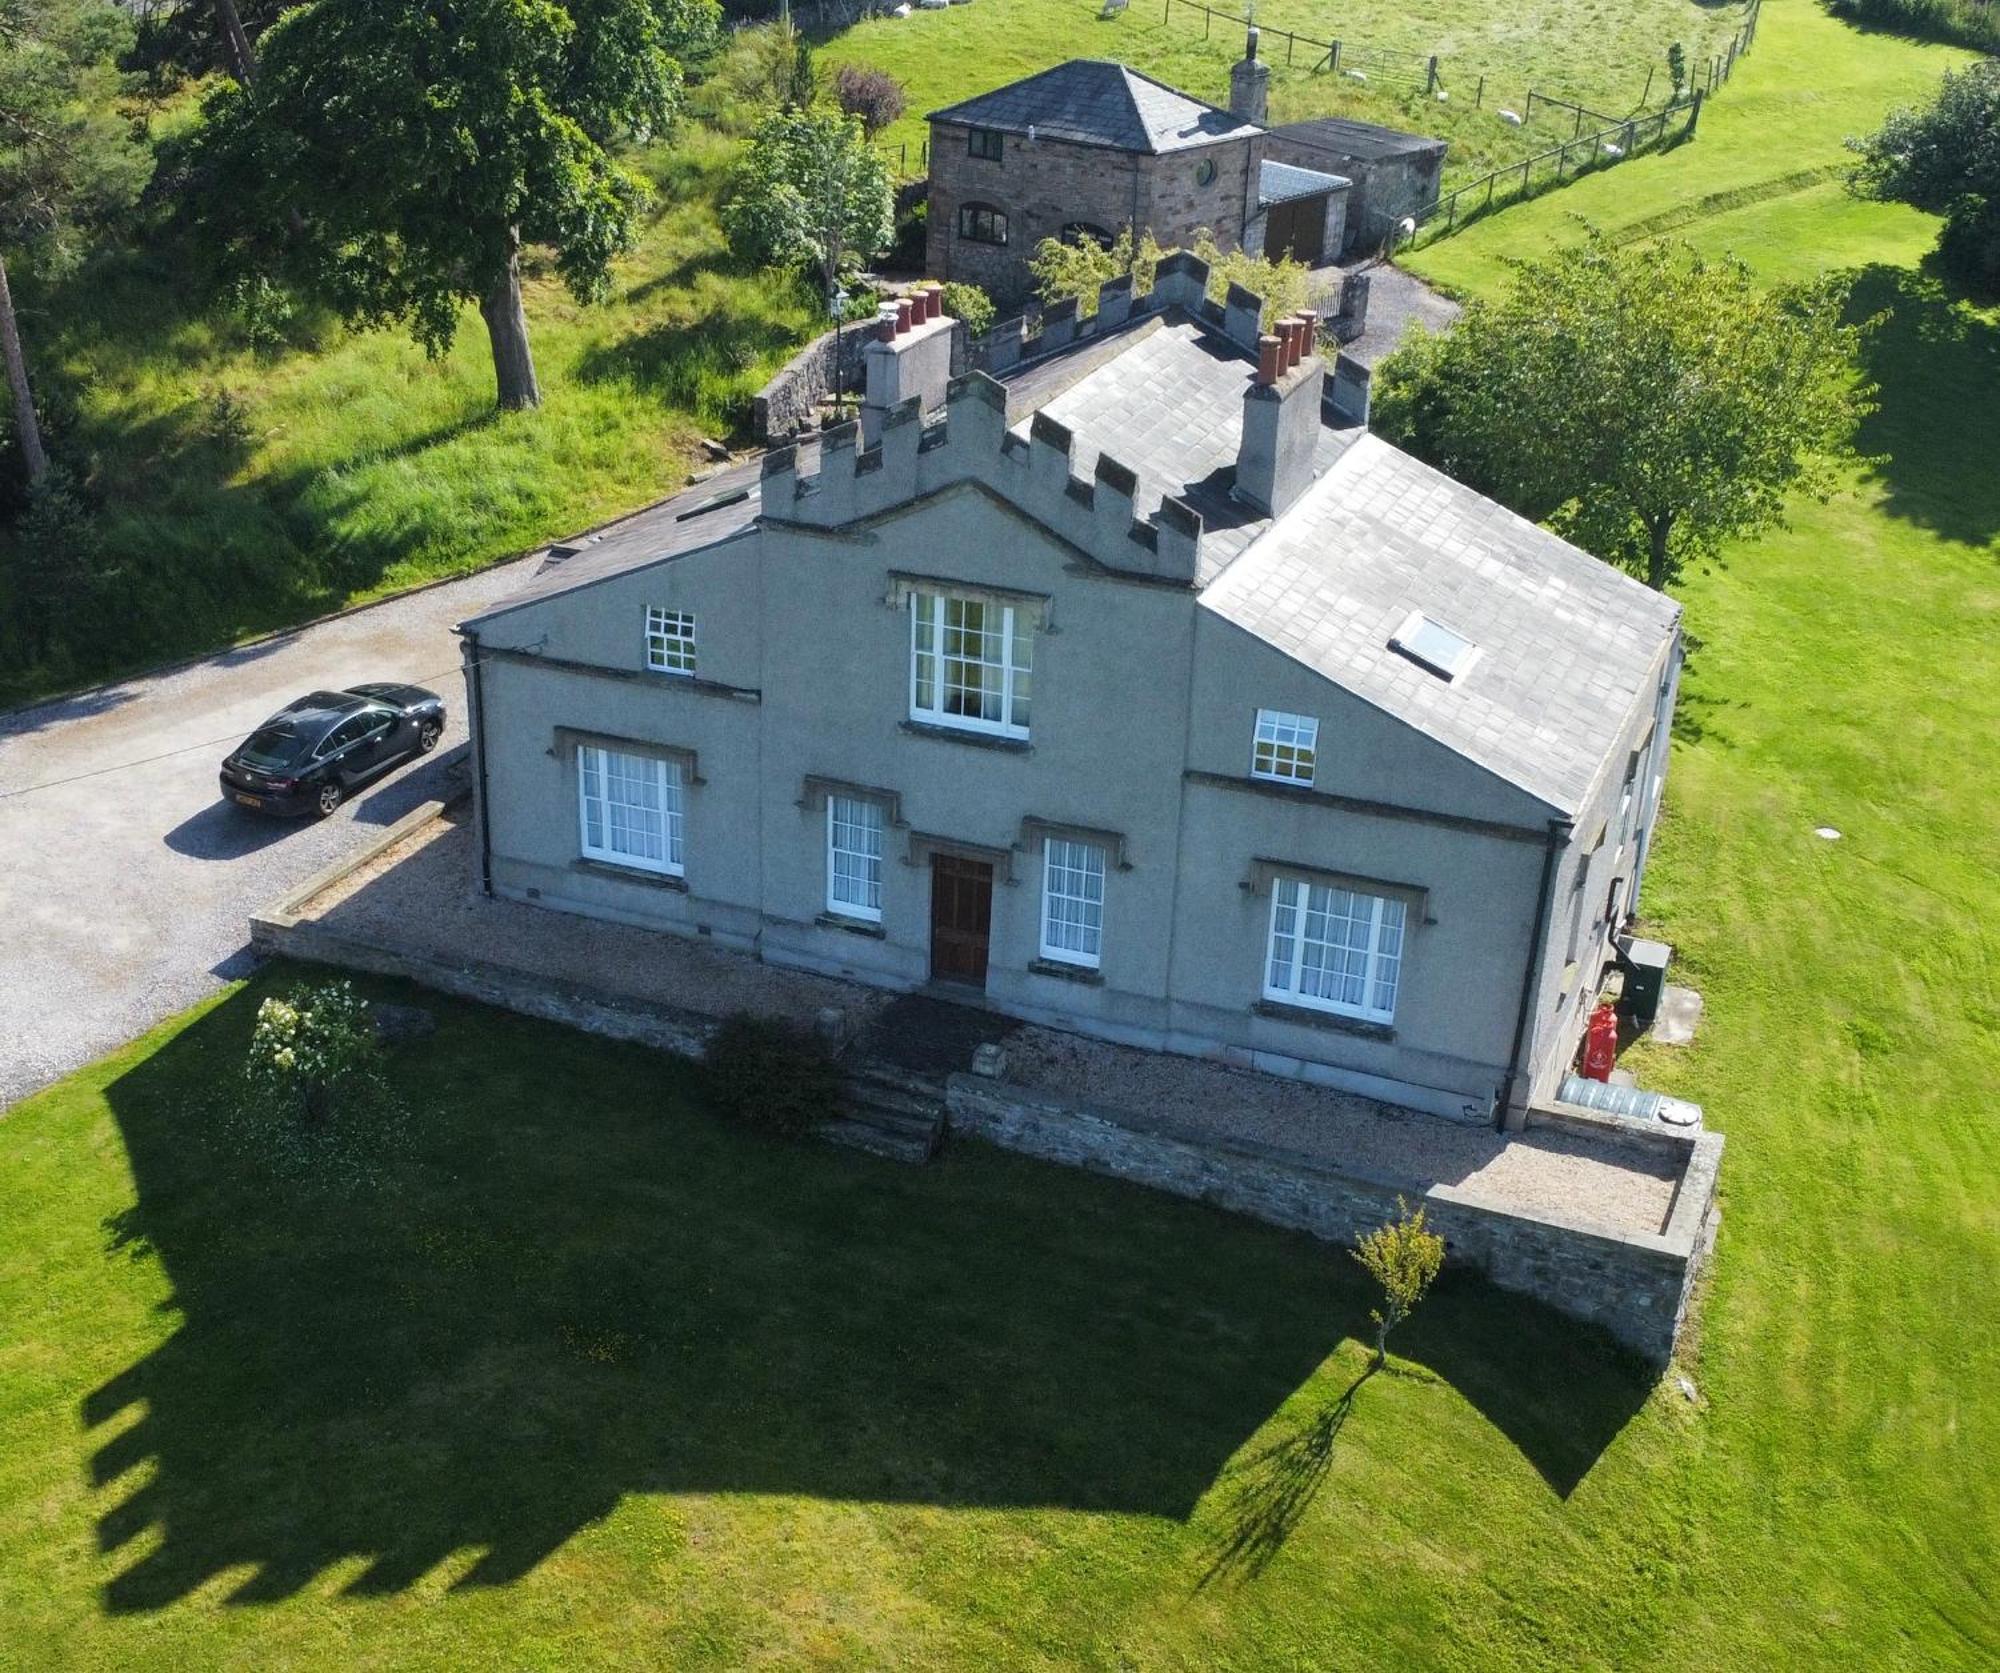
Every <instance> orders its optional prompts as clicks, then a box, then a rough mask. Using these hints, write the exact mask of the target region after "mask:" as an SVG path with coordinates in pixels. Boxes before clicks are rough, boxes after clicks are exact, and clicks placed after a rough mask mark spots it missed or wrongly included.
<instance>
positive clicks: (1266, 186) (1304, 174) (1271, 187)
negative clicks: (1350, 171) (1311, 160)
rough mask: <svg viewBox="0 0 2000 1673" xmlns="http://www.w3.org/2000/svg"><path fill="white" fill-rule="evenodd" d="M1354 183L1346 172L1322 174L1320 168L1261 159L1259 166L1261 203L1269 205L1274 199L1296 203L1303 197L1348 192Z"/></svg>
mask: <svg viewBox="0 0 2000 1673" xmlns="http://www.w3.org/2000/svg"><path fill="white" fill-rule="evenodd" d="M1353 184H1354V182H1353V181H1352V180H1350V179H1348V178H1347V176H1346V175H1344V174H1322V173H1320V171H1319V170H1318V169H1312V168H1298V167H1295V166H1294V165H1293V164H1291V163H1260V164H1259V165H1258V170H1257V202H1258V205H1259V207H1262V208H1269V207H1270V206H1271V205H1272V204H1274V203H1292V202H1295V201H1296V200H1298V199H1300V198H1316V197H1324V196H1326V195H1327V193H1329V192H1344V191H1346V190H1347V188H1348V187H1350V186H1352V185H1353Z"/></svg>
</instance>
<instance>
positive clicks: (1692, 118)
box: [1686, 87, 1701, 134]
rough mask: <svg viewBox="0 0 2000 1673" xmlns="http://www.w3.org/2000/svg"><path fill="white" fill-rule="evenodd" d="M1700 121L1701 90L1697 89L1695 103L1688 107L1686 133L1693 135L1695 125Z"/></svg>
mask: <svg viewBox="0 0 2000 1673" xmlns="http://www.w3.org/2000/svg"><path fill="white" fill-rule="evenodd" d="M1700 120H1701V89H1700V88H1699V87H1697V88H1696V89H1695V90H1694V103H1693V104H1691V105H1689V106H1688V125H1687V129H1686V131H1687V132H1688V133H1690V134H1692V133H1693V132H1694V129H1695V124H1696V123H1697V122H1699V121H1700Z"/></svg>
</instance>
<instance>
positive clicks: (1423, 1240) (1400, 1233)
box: [1354, 1197, 1444, 1365]
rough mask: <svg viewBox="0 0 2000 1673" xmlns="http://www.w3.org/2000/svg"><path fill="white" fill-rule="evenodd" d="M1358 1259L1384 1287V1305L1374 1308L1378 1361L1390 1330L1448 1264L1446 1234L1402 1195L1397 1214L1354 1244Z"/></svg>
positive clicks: (1371, 1314)
mask: <svg viewBox="0 0 2000 1673" xmlns="http://www.w3.org/2000/svg"><path fill="white" fill-rule="evenodd" d="M1354 1258H1355V1259H1356V1260H1357V1261H1359V1262H1360V1263H1361V1264H1362V1265H1363V1266H1364V1267H1366V1268H1367V1270H1368V1275H1369V1276H1370V1277H1371V1278H1373V1279H1374V1280H1375V1282H1376V1283H1378V1284H1380V1285H1381V1286H1382V1305H1381V1306H1380V1307H1377V1308H1373V1309H1371V1310H1370V1312H1369V1314H1368V1316H1369V1318H1371V1319H1373V1320H1374V1321H1375V1363H1376V1364H1377V1365H1380V1364H1381V1363H1382V1362H1383V1361H1384V1360H1385V1359H1387V1358H1388V1357H1389V1332H1390V1331H1392V1330H1394V1329H1395V1328H1396V1326H1397V1325H1399V1324H1401V1323H1402V1322H1403V1321H1404V1320H1405V1319H1406V1318H1408V1317H1409V1316H1410V1314H1411V1313H1412V1312H1414V1311H1415V1310H1416V1306H1417V1303H1418V1302H1420V1301H1422V1300H1423V1299H1424V1296H1425V1294H1426V1293H1427V1292H1428V1291H1429V1289H1430V1287H1431V1281H1432V1280H1433V1279H1435V1278H1436V1277H1437V1275H1438V1269H1439V1268H1440V1267H1441V1266H1443V1265H1444V1239H1443V1238H1441V1237H1439V1236H1438V1235H1437V1233H1436V1232H1434V1231H1431V1230H1429V1229H1428V1228H1427V1227H1426V1226H1425V1225H1424V1211H1423V1210H1422V1209H1421V1208H1419V1209H1418V1210H1417V1211H1416V1213H1414V1214H1412V1213H1411V1212H1410V1205H1409V1204H1408V1203H1406V1202H1404V1201H1403V1199H1402V1198H1401V1197H1398V1198H1397V1199H1396V1218H1395V1219H1393V1220H1391V1221H1390V1222H1389V1223H1388V1224H1387V1225H1383V1226H1377V1227H1376V1228H1375V1229H1374V1230H1373V1231H1372V1232H1368V1233H1366V1234H1365V1235H1364V1236H1363V1237H1362V1238H1361V1239H1360V1240H1359V1241H1358V1242H1357V1243H1356V1244H1355V1245H1354Z"/></svg>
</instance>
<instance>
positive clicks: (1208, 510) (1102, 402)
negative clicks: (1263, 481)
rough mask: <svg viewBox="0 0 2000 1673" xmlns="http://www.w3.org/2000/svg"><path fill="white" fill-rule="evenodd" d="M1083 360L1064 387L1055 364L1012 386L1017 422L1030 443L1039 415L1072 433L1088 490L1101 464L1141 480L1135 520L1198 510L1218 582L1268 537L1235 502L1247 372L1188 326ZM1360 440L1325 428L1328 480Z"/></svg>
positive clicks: (1169, 326)
mask: <svg viewBox="0 0 2000 1673" xmlns="http://www.w3.org/2000/svg"><path fill="white" fill-rule="evenodd" d="M1076 358H1077V360H1078V361H1080V362H1081V363H1080V364H1079V365H1076V366H1075V368H1074V369H1075V370H1076V371H1080V372H1081V374H1082V375H1081V376H1072V377H1065V376H1064V374H1065V373H1067V372H1070V371H1071V370H1072V364H1071V357H1070V356H1068V355H1058V356H1055V357H1052V359H1051V360H1049V361H1045V362H1042V363H1040V364H1038V365H1036V366H1034V367H1030V368H1028V369H1026V370H1024V371H1023V372H1019V373H1015V374H1013V375H1012V376H1009V377H1007V378H1006V380H1005V381H1006V383H1007V394H1008V400H1007V417H1008V420H1009V422H1010V423H1011V424H1012V426H1013V428H1014V429H1015V430H1016V432H1017V433H1019V434H1020V435H1023V436H1025V435H1026V434H1027V433H1028V418H1029V417H1030V415H1032V414H1033V413H1035V412H1038V411H1039V412H1043V413H1046V414H1047V415H1048V416H1049V417H1050V418H1053V419H1055V420H1056V422H1058V423H1059V424H1063V425H1066V426H1067V427H1068V428H1069V430H1070V431H1071V433H1072V435H1073V436H1074V438H1075V439H1074V445H1073V446H1072V448H1071V454H1070V457H1071V469H1072V470H1073V471H1074V473H1075V474H1076V475H1078V476H1080V477H1082V478H1083V479H1084V480H1085V481H1086V482H1088V481H1089V480H1090V479H1091V476H1092V473H1093V471H1094V470H1095V468H1096V465H1097V457H1098V455H1099V454H1100V453H1109V454H1110V455H1111V457H1112V458H1114V459H1116V460H1117V461H1118V462H1119V463H1120V464H1122V465H1126V466H1129V467H1130V468H1131V469H1132V470H1133V471H1134V472H1136V473H1137V475H1138V478H1139V491H1138V493H1137V494H1136V495H1135V496H1134V498H1133V507H1132V509H1133V512H1134V514H1135V515H1137V516H1139V517H1141V518H1143V517H1146V516H1147V515H1149V514H1150V513H1152V512H1153V511H1155V510H1157V509H1158V507H1159V504H1160V501H1161V500H1162V499H1163V498H1165V497H1166V496H1167V495H1169V494H1172V495H1174V496H1176V497H1178V498H1180V499H1183V500H1185V501H1186V502H1187V503H1188V504H1189V505H1191V506H1193V507H1194V509H1195V510H1196V511H1198V512H1200V513H1201V520H1202V538H1201V570H1200V573H1198V574H1197V575H1196V577H1195V579H1196V581H1197V582H1206V581H1209V580H1211V579H1213V578H1214V577H1215V576H1216V575H1218V574H1219V573H1221V571H1222V569H1223V568H1224V567H1225V566H1226V565H1227V564H1228V563H1230V561H1231V560H1233V559H1234V558H1235V557H1236V555H1237V554H1238V553H1239V552H1241V551H1242V550H1243V549H1244V548H1245V547H1246V546H1248V545H1249V544H1250V542H1251V541H1252V540H1254V539H1255V538H1256V537H1257V536H1258V535H1259V534H1260V533H1262V532H1263V530H1265V529H1266V528H1268V527H1269V526H1270V519H1269V518H1268V517H1266V516H1264V515H1263V514H1262V513H1261V512H1258V511H1256V510H1255V509H1254V508H1252V507H1250V506H1248V505H1245V504H1244V503H1243V502H1242V501H1241V500H1238V499H1236V498H1234V497H1233V495H1232V493H1231V490H1232V489H1233V488H1234V486H1235V483H1236V450H1237V446H1238V444H1239V443H1240V442H1241V441H1242V439H1243V390H1244V388H1245V386H1246V385H1247V384H1248V383H1249V381H1250V371H1251V367H1250V364H1249V362H1248V361H1247V360H1246V359H1245V358H1244V356H1243V353H1242V351H1241V350H1240V349H1238V348H1237V347H1236V346H1235V345H1234V344H1233V343H1231V342H1229V341H1228V340H1227V339H1225V338H1222V337H1219V336H1217V335H1215V334H1214V333H1212V332H1207V331H1203V330H1202V329H1201V328H1200V327H1199V326H1197V325H1195V324H1194V323H1193V322H1192V321H1190V320H1188V319H1187V318H1186V317H1185V316H1177V317H1174V318H1171V319H1162V318H1160V317H1159V316H1157V315H1156V316H1154V317H1153V318H1151V319H1148V320H1144V321H1141V322H1140V323H1139V324H1137V325H1135V326H1129V327H1127V328H1125V330H1124V331H1122V332H1119V333H1116V334H1114V335H1113V336H1112V337H1111V338H1109V339H1108V340H1107V342H1106V343H1105V344H1104V345H1103V349H1102V350H1101V351H1100V352H1099V353H1098V354H1097V355H1096V356H1094V357H1090V358H1085V357H1084V356H1082V355H1078V356H1077V357H1076ZM1358 434H1359V432H1358V431H1355V430H1334V429H1327V428H1322V429H1321V431H1320V435H1319V465H1320V468H1321V469H1325V468H1326V467H1327V466H1328V465H1330V464H1332V463H1333V461H1334V460H1335V459H1336V458H1337V457H1339V455H1340V453H1341V451H1342V449H1344V448H1345V447H1346V446H1347V444H1348V443H1349V442H1350V441H1351V440H1352V439H1353V438H1354V437H1355V436H1356V435H1358Z"/></svg>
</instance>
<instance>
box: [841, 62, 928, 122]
mask: <svg viewBox="0 0 2000 1673" xmlns="http://www.w3.org/2000/svg"><path fill="white" fill-rule="evenodd" d="M833 96H834V99H835V100H836V101H837V102H838V103H839V105H840V108H841V109H842V110H844V111H846V112H847V114H848V115H849V116H858V117H860V119H861V127H862V130H863V131H864V132H865V133H866V134H867V135H868V137H869V138H870V139H873V138H874V137H875V136H876V135H877V134H879V133H880V132H881V131H882V130H883V129H884V128H886V127H888V125H889V124H890V123H891V122H893V121H895V120H896V118H897V117H899V116H901V115H902V114H903V109H904V107H905V106H906V105H907V104H908V102H909V101H908V100H907V99H906V98H905V96H904V94H903V84H902V83H901V82H900V81H898V80H897V79H896V78H895V77H894V76H892V75H891V74H890V73H889V72H888V71H887V70H876V69H870V68H869V67H868V66H867V65H865V64H843V65H841V66H840V68H839V69H838V70H836V71H835V72H834V76H833Z"/></svg>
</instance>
